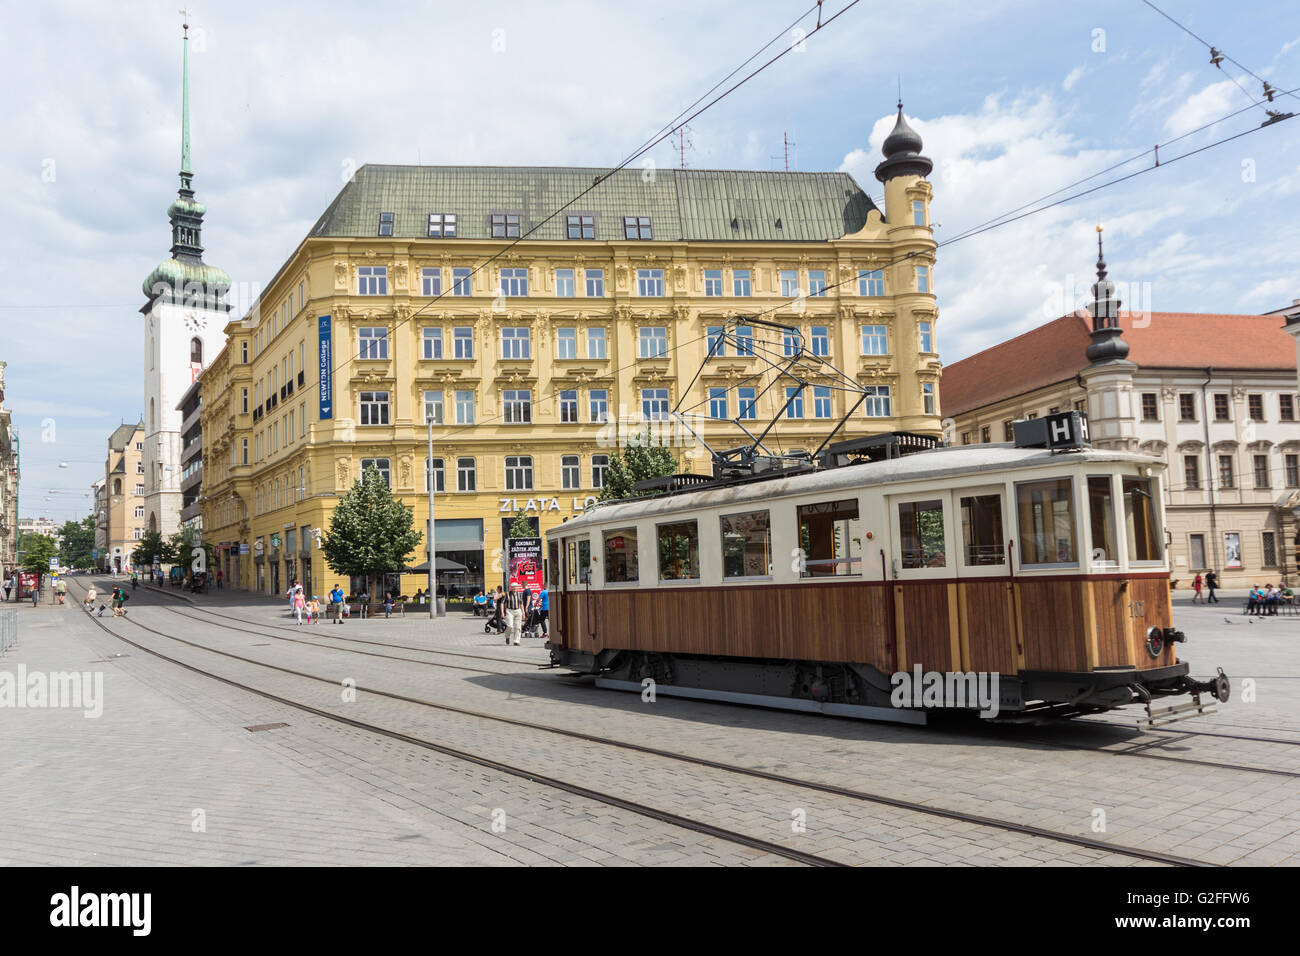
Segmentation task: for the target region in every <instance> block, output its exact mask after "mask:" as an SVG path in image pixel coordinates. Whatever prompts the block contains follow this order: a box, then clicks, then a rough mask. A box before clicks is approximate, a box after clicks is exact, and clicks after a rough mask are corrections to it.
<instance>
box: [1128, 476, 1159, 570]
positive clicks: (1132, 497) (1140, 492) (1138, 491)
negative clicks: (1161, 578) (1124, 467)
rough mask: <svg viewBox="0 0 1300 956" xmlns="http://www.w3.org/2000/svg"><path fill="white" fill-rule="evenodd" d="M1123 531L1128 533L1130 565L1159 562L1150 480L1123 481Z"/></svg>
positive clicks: (1156, 528)
mask: <svg viewBox="0 0 1300 956" xmlns="http://www.w3.org/2000/svg"><path fill="white" fill-rule="evenodd" d="M1124 528H1125V530H1126V531H1127V532H1128V559H1129V560H1130V561H1160V560H1162V559H1163V553H1162V550H1161V547H1160V545H1161V541H1160V529H1159V527H1158V526H1157V525H1156V501H1155V482H1153V481H1152V480H1151V479H1150V478H1125V479H1124Z"/></svg>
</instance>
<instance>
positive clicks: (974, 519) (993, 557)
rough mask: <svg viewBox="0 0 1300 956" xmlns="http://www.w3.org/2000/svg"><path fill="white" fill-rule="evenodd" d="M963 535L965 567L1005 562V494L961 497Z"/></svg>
mask: <svg viewBox="0 0 1300 956" xmlns="http://www.w3.org/2000/svg"><path fill="white" fill-rule="evenodd" d="M961 536H962V543H963V544H964V545H965V548H966V566H967V567H971V568H977V567H983V566H985V565H990V564H1006V563H1007V553H1006V545H1005V544H1004V543H1003V540H1004V539H1003V535H1002V496H1001V495H971V496H969V497H966V498H962V499H961Z"/></svg>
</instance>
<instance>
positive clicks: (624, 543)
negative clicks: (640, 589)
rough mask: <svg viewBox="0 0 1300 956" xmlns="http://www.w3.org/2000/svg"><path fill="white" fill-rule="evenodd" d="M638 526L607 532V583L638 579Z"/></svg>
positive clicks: (620, 582)
mask: <svg viewBox="0 0 1300 956" xmlns="http://www.w3.org/2000/svg"><path fill="white" fill-rule="evenodd" d="M636 580H638V578H637V564H636V528H620V529H618V530H617V531H606V532H605V583H606V584H622V583H626V582H629V581H636Z"/></svg>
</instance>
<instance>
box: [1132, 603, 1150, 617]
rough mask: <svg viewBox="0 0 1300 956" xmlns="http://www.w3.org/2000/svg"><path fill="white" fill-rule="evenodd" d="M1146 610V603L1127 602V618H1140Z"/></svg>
mask: <svg viewBox="0 0 1300 956" xmlns="http://www.w3.org/2000/svg"><path fill="white" fill-rule="evenodd" d="M1146 609H1147V602H1146V601H1129V602H1128V616H1129V617H1142V616H1143V615H1144V614H1145V613H1146Z"/></svg>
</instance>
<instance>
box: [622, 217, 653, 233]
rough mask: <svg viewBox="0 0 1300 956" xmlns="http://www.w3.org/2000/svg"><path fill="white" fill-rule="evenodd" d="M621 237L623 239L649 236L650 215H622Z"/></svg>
mask: <svg viewBox="0 0 1300 956" xmlns="http://www.w3.org/2000/svg"><path fill="white" fill-rule="evenodd" d="M623 238H624V239H649V238H651V229H650V217H649V216H624V217H623Z"/></svg>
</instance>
